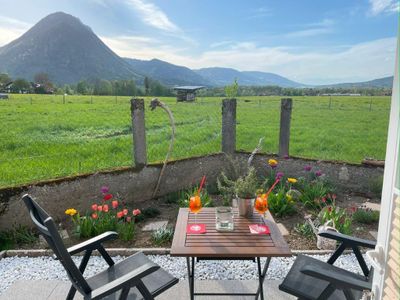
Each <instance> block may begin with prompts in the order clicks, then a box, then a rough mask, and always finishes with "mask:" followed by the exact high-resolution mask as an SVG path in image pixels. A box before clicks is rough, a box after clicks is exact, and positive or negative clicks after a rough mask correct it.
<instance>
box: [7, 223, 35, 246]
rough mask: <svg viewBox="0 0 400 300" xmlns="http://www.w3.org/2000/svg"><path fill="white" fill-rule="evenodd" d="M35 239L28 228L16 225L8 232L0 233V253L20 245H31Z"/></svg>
mask: <svg viewBox="0 0 400 300" xmlns="http://www.w3.org/2000/svg"><path fill="white" fill-rule="evenodd" d="M37 239H38V237H37V235H36V234H35V233H34V232H33V231H32V230H31V229H30V228H29V227H27V226H24V225H16V226H14V227H13V228H12V229H10V230H7V231H2V232H0V251H2V250H8V249H12V248H14V247H15V246H18V245H22V244H33V243H34V242H36V241H37Z"/></svg>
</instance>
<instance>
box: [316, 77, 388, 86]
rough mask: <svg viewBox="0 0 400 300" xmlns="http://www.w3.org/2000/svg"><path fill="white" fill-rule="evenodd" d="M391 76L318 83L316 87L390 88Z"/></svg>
mask: <svg viewBox="0 0 400 300" xmlns="http://www.w3.org/2000/svg"><path fill="white" fill-rule="evenodd" d="M393 78H394V77H393V76H388V77H383V78H378V79H373V80H369V81H362V82H348V83H337V84H328V85H319V86H318V87H332V88H368V87H369V88H391V87H392V86H393Z"/></svg>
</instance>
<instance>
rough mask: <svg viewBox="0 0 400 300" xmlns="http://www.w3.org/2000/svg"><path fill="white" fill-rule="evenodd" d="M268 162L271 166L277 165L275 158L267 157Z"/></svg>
mask: <svg viewBox="0 0 400 300" xmlns="http://www.w3.org/2000/svg"><path fill="white" fill-rule="evenodd" d="M268 164H269V165H270V166H271V167H275V166H277V165H278V161H277V160H276V159H272V158H271V159H269V160H268Z"/></svg>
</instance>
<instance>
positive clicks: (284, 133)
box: [279, 98, 293, 157]
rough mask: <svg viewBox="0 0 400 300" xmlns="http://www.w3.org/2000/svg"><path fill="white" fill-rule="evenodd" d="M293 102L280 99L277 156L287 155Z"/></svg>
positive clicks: (288, 99)
mask: <svg viewBox="0 0 400 300" xmlns="http://www.w3.org/2000/svg"><path fill="white" fill-rule="evenodd" d="M292 106H293V100H292V99H291V98H283V99H281V124H280V132H279V156H281V157H283V156H286V155H289V141H290V119H291V115H292Z"/></svg>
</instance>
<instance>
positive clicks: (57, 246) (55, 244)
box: [22, 195, 92, 294]
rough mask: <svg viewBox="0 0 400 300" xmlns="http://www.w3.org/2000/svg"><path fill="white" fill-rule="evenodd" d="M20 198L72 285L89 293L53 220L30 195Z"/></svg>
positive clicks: (87, 286) (85, 282) (83, 292)
mask: <svg viewBox="0 0 400 300" xmlns="http://www.w3.org/2000/svg"><path fill="white" fill-rule="evenodd" d="M22 200H23V201H24V203H25V205H26V207H27V208H28V210H29V214H30V216H31V219H32V221H33V223H35V225H36V227H37V228H38V230H39V231H40V233H41V234H42V235H43V237H44V238H45V239H46V241H47V243H48V244H49V246H50V248H51V249H52V250H53V251H54V254H55V255H56V256H57V258H58V259H59V260H60V262H61V264H62V265H63V267H64V269H65V271H66V272H67V274H68V277H69V279H70V280H71V282H72V284H73V285H74V287H75V288H76V289H77V290H78V291H80V292H81V293H82V294H89V293H90V292H91V291H92V289H91V287H90V286H89V284H88V283H87V281H86V280H85V278H84V277H83V275H82V273H81V272H80V271H79V269H78V268H77V266H76V265H75V263H74V261H73V260H72V257H71V255H70V254H69V253H68V251H67V249H66V248H65V245H64V243H63V241H62V239H61V237H60V234H59V233H58V230H57V226H56V224H55V223H54V220H53V219H52V218H51V217H50V215H49V214H48V213H47V212H46V211H45V210H44V209H43V208H42V207H40V205H39V204H38V203H37V202H36V201H35V200H33V199H32V197H31V196H29V195H24V196H23V197H22Z"/></svg>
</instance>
